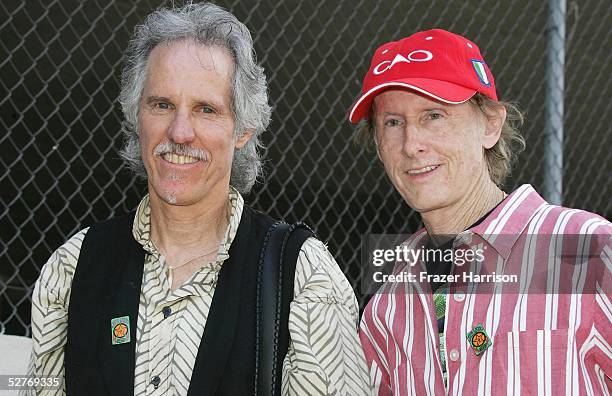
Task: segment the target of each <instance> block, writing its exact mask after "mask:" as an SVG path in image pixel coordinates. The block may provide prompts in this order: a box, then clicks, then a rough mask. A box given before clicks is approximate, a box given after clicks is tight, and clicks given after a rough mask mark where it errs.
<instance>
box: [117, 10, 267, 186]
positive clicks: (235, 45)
mask: <svg viewBox="0 0 612 396" xmlns="http://www.w3.org/2000/svg"><path fill="white" fill-rule="evenodd" d="M185 39H188V40H193V41H195V42H196V43H199V44H201V45H209V46H210V45H214V46H221V47H224V48H227V50H228V51H229V53H230V54H231V55H232V57H233V59H234V71H233V76H232V82H231V95H232V98H231V107H232V113H233V116H234V121H235V129H234V136H236V137H238V136H241V135H242V134H243V133H244V132H245V131H247V130H251V131H252V132H253V135H252V137H251V138H250V139H249V141H248V142H247V144H246V145H245V146H244V147H243V148H241V149H236V150H235V152H234V158H233V161H232V171H231V176H230V184H231V185H232V186H234V187H235V188H236V189H237V190H238V191H240V192H241V193H243V194H246V193H248V192H249V191H250V190H251V188H252V187H253V185H254V184H255V182H256V180H257V178H258V177H259V176H260V175H261V172H262V165H261V157H260V153H259V149H260V148H262V145H261V143H260V140H259V137H260V135H261V133H262V132H263V131H265V130H266V128H267V127H268V125H269V124H270V114H271V109H270V105H269V104H268V92H267V88H268V87H267V83H266V76H265V75H264V70H263V68H262V67H261V66H259V65H257V63H256V57H255V51H254V49H253V39H252V37H251V34H250V33H249V30H248V29H247V27H246V26H245V25H244V24H243V23H241V22H240V21H238V19H236V17H235V16H234V15H232V14H231V13H229V12H228V11H226V10H224V9H223V8H221V7H219V6H216V5H214V4H210V3H200V4H187V5H185V6H183V7H180V8H160V9H158V10H156V11H154V12H153V13H152V14H150V15H149V16H148V17H147V18H146V20H145V21H144V23H143V24H141V25H138V26H136V28H135V29H134V35H133V36H132V39H131V40H130V42H129V44H128V47H127V49H126V51H125V53H124V67H123V72H122V75H121V93H120V95H119V102H120V103H121V109H122V111H123V116H124V121H123V123H122V128H121V129H122V132H123V134H124V137H125V141H124V145H123V148H122V149H121V151H120V155H121V157H122V158H123V159H124V160H125V161H126V163H127V166H128V167H129V168H130V169H131V170H132V171H133V172H134V173H135V174H136V175H138V176H139V177H142V178H144V179H146V178H147V173H146V170H145V167H144V163H143V161H142V158H141V154H140V140H139V125H138V111H139V104H140V101H141V96H142V91H143V88H144V84H145V79H146V74H147V62H148V59H149V55H150V54H151V51H152V50H153V48H155V47H156V46H157V45H159V44H161V43H167V42H172V41H180V40H185Z"/></svg>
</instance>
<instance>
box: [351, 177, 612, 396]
mask: <svg viewBox="0 0 612 396" xmlns="http://www.w3.org/2000/svg"><path fill="white" fill-rule="evenodd" d="M611 235H612V224H611V223H610V222H608V221H607V220H605V219H604V218H602V217H600V216H598V215H595V214H592V213H589V212H585V211H582V210H576V209H568V208H563V207H559V206H554V205H550V204H548V203H547V202H545V201H544V200H543V199H542V198H541V197H540V196H539V195H538V194H537V193H536V192H535V190H534V189H533V188H532V187H531V186H529V185H523V186H521V187H520V188H519V189H517V190H516V191H514V192H513V193H512V194H511V195H509V196H508V197H507V198H506V199H505V200H504V202H502V203H501V204H500V205H499V206H498V207H497V208H496V209H495V210H494V211H493V212H492V213H491V214H490V215H489V216H487V218H486V219H485V220H484V221H483V222H481V223H480V224H478V225H477V226H476V227H473V228H471V229H469V230H467V231H464V232H462V233H461V234H459V235H458V236H457V238H456V239H455V247H456V248H462V247H464V248H471V249H477V248H483V247H484V248H485V249H484V252H485V253H484V260H483V261H481V262H480V263H478V262H475V261H473V262H471V263H470V264H466V265H464V266H463V267H461V268H459V267H456V266H454V268H453V273H454V274H457V273H460V272H461V271H472V272H474V271H475V272H476V273H479V271H480V273H482V270H483V269H484V268H487V271H488V273H491V272H493V271H494V272H496V273H497V274H502V273H503V274H520V276H519V277H518V279H519V281H518V282H516V283H496V284H494V285H491V284H487V285H484V284H480V285H479V284H476V283H470V284H469V286H467V287H468V288H467V292H465V293H464V292H461V291H460V290H459V289H460V288H459V289H453V286H451V290H450V294H449V295H448V298H447V299H446V321H445V343H446V345H445V354H446V355H445V357H446V368H447V374H448V385H447V387H446V386H445V382H444V379H443V373H442V368H441V364H440V356H439V351H440V346H439V338H438V330H437V325H436V319H435V313H434V306H433V299H432V295H431V293H430V292H423V291H422V290H421V289H420V286H419V285H418V284H412V283H408V282H405V283H401V284H400V283H385V285H384V286H383V287H382V288H381V289H380V290H379V291H378V292H377V293H376V294H375V295H374V297H373V298H372V299H371V300H370V301H369V303H368V305H367V307H366V309H365V311H364V314H363V318H362V321H361V330H360V337H361V343H362V345H363V348H364V351H365V355H366V359H367V362H368V366H369V370H370V375H371V380H372V383H373V385H374V387H375V390H376V393H377V394H379V395H388V394H394V395H443V394H445V393H447V394H450V395H461V394H464V395H491V394H494V395H520V394H529V395H531V394H538V395H561V394H563V395H583V394H589V395H606V394H607V395H609V394H610V391H611V389H612V380H611V379H610V377H611V376H612V347H611V346H610V344H611V342H612V304H611V302H610V294H609V292H610V290H611V272H612V271H611V268H612V246H611V239H610V238H611ZM426 237H427V234H426V232H425V230H421V231H419V232H417V233H415V234H414V235H412V236H411V237H410V238H409V239H408V241H406V242H405V244H407V245H409V246H417V245H418V244H419V243H421V242H422V241H423V240H424V239H426ZM568 263H569V265H568ZM414 268H418V265H417V266H416V267H413V269H412V271H414ZM487 287H488V288H489V289H487ZM493 288H495V289H494V290H493ZM419 290H420V291H419ZM458 290H459V291H458ZM568 290H570V291H571V292H568ZM478 324H482V325H483V326H484V328H485V330H486V334H487V335H488V336H489V337H490V339H491V340H492V342H493V344H492V345H491V347H489V348H488V349H487V350H486V351H485V352H484V353H483V354H481V355H480V356H476V354H475V353H474V351H473V350H472V348H471V346H470V344H469V342H468V339H467V338H466V335H467V334H468V333H469V332H470V331H471V330H472V329H474V327H476V326H477V325H478Z"/></svg>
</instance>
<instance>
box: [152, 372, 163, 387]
mask: <svg viewBox="0 0 612 396" xmlns="http://www.w3.org/2000/svg"><path fill="white" fill-rule="evenodd" d="M160 382H161V379H160V378H159V375H156V376H155V377H153V378H151V385H153V386H154V387H155V389H157V387H158V386H159V383H160Z"/></svg>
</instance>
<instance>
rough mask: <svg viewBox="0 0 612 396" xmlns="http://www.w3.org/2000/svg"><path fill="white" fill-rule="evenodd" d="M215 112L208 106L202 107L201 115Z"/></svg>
mask: <svg viewBox="0 0 612 396" xmlns="http://www.w3.org/2000/svg"><path fill="white" fill-rule="evenodd" d="M214 112H215V110H214V109H213V108H212V107H210V106H202V113H206V114H212V113H214Z"/></svg>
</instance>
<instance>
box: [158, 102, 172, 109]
mask: <svg viewBox="0 0 612 396" xmlns="http://www.w3.org/2000/svg"><path fill="white" fill-rule="evenodd" d="M155 107H156V108H158V109H159V110H170V104H169V103H166V102H158V103H156V104H155Z"/></svg>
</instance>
